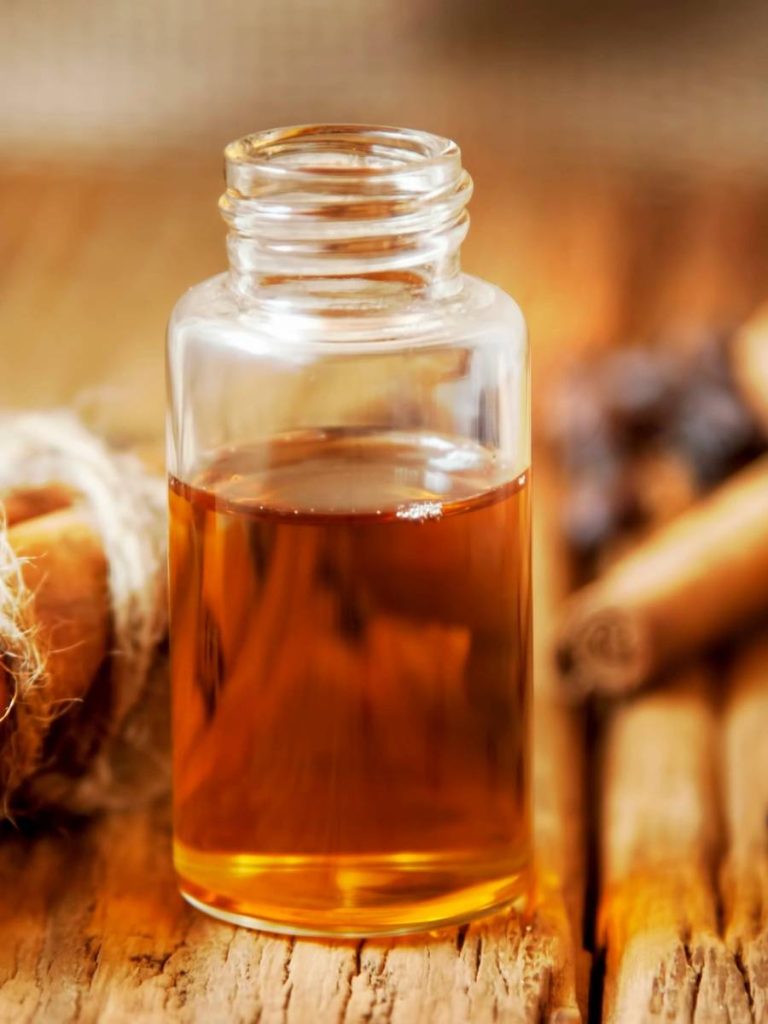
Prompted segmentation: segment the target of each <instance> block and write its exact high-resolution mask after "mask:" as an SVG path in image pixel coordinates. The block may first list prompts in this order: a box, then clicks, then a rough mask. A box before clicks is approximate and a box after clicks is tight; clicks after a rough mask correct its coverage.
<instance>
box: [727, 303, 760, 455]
mask: <svg viewBox="0 0 768 1024" xmlns="http://www.w3.org/2000/svg"><path fill="white" fill-rule="evenodd" d="M731 370H732V373H733V377H734V380H735V381H736V384H737V386H738V388H739V391H740V393H741V396H742V398H743V399H744V401H745V402H746V404H747V405H748V406H749V408H750V409H751V411H752V414H753V415H754V417H755V419H756V420H757V422H758V423H759V424H760V426H761V427H762V429H763V432H764V433H765V434H766V435H768V304H767V305H764V306H762V307H761V308H760V309H758V311H757V312H756V313H755V314H754V315H753V316H752V317H750V319H749V320H747V322H746V323H745V324H744V326H743V327H742V328H741V330H740V331H739V332H738V334H737V335H736V337H735V338H734V340H733V345H732V348H731Z"/></svg>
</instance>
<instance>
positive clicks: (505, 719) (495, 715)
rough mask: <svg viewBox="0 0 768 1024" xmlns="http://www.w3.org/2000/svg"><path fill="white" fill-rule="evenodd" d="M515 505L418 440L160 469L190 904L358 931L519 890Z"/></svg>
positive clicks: (373, 440) (468, 464)
mask: <svg viewBox="0 0 768 1024" xmlns="http://www.w3.org/2000/svg"><path fill="white" fill-rule="evenodd" d="M451 463H453V464H454V465H456V464H461V465H462V466H463V467H464V468H463V470H462V471H461V472H460V473H455V472H454V473H452V474H450V475H448V474H446V473H445V472H444V470H442V469H441V466H444V465H450V464H451ZM528 501H529V495H528V479H527V475H526V474H522V475H521V476H520V477H518V478H516V479H515V480H513V481H510V482H507V483H502V484H498V483H497V482H496V481H495V479H494V466H493V464H492V462H491V460H489V459H488V457H487V456H486V455H485V454H484V453H483V451H482V449H479V448H478V449H472V448H470V447H468V446H466V445H464V446H462V447H460V448H459V447H457V446H456V445H455V443H453V442H451V441H450V440H448V439H445V438H439V437H430V436H418V435H414V436H399V437H394V436H392V435H383V436H377V435H375V434H368V435H350V434H347V433H340V434H338V436H334V437H328V436H322V437H314V436H311V435H310V436H300V435H299V436H294V437H286V438H282V439H279V440H275V441H273V442H272V443H271V444H270V445H269V446H268V447H265V448H251V449H247V448H246V449H232V450H228V451H226V452H222V453H220V454H219V455H218V456H217V457H216V458H214V459H213V460H212V462H211V463H210V465H209V466H208V467H207V468H206V469H205V470H204V471H202V472H201V473H200V475H199V477H198V478H197V479H196V480H195V481H194V482H192V483H191V484H188V483H181V482H179V481H176V480H174V481H172V484H171V585H172V605H171V606H172V609H173V620H172V642H173V652H174V653H173V687H174V727H175V737H174V746H175V772H176V787H175V822H176V859H177V866H178V870H179V873H180V875H181V880H182V885H183V887H184V891H185V893H186V894H187V895H189V896H191V897H193V898H194V899H195V900H198V901H200V902H201V903H203V904H205V905H213V906H214V907H216V908H218V909H219V910H222V911H225V912H227V913H229V914H234V915H243V916H246V917H248V918H255V919H258V920H268V921H281V922H284V923H285V924H286V925H287V926H291V927H292V929H294V930H296V931H301V930H304V929H308V930H310V929H316V928H317V927H320V928H321V929H322V930H323V931H327V932H335V931H339V932H355V931H357V930H358V929H360V928H362V927H364V928H365V930H366V931H374V930H381V931H396V930H399V929H402V928H408V926H409V925H412V924H413V923H414V922H419V921H421V920H422V919H423V918H424V917H425V916H428V917H430V918H431V919H434V920H435V921H442V920H446V921H447V920H452V919H457V918H462V917H463V916H465V915H466V914H467V912H468V911H470V910H472V909H473V908H476V907H478V906H484V907H491V906H494V905H497V904H499V903H500V902H503V901H505V900H506V899H507V898H509V896H510V894H513V893H515V892H519V891H520V885H521V871H522V869H523V867H524V865H525V864H526V862H527V859H528V831H529V823H528V803H527V795H526V777H525V771H526V769H525V765H526V762H527V751H526V743H527V730H526V722H525V720H524V715H523V714H522V713H521V709H522V708H523V706H524V704H525V702H526V700H527V688H528V675H529V658H530V655H529V642H528V638H529V632H530V624H529V618H530V608H529V600H528V594H529V588H530V579H529V550H528V536H529V511H528Z"/></svg>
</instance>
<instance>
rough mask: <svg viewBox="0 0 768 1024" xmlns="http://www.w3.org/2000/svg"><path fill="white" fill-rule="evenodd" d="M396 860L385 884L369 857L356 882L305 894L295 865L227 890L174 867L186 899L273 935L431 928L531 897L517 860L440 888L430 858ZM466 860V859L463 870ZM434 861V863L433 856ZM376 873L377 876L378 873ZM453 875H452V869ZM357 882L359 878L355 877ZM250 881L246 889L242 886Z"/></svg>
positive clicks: (355, 934)
mask: <svg viewBox="0 0 768 1024" xmlns="http://www.w3.org/2000/svg"><path fill="white" fill-rule="evenodd" d="M178 866H179V865H178V864H177V868H178ZM398 866H399V868H400V869H401V872H402V874H401V873H400V872H392V864H391V863H390V864H389V865H388V867H389V869H390V870H389V875H388V878H387V884H385V885H375V884H371V883H372V882H373V881H374V876H373V875H372V874H371V873H370V865H368V866H367V870H365V871H364V872H362V873H361V872H360V871H359V869H358V872H356V874H357V878H356V882H357V883H358V884H357V885H354V886H352V887H350V886H349V885H348V884H347V885H346V886H345V887H344V891H340V890H339V888H338V886H335V885H333V884H332V882H331V879H330V878H328V877H326V881H327V882H331V884H328V885H327V887H323V889H321V890H319V889H318V888H317V887H316V886H315V887H313V890H312V895H311V896H310V895H309V893H310V890H308V889H305V891H304V894H303V897H304V898H302V895H300V893H299V889H301V888H303V886H301V885H299V886H298V888H294V886H295V883H296V882H306V880H307V879H306V875H305V874H303V873H299V877H298V878H296V876H295V874H294V872H293V871H290V870H289V871H285V869H283V872H281V873H282V874H283V878H282V879H280V880H279V879H278V878H276V877H275V873H273V872H269V874H270V875H271V876H272V877H271V878H270V879H269V880H268V881H269V882H270V883H271V884H269V885H268V886H267V887H263V886H261V885H258V884H256V885H255V886H254V885H253V883H254V881H255V880H254V878H253V876H251V880H250V881H251V887H242V878H241V886H237V888H238V889H239V891H238V892H237V893H235V892H230V893H228V894H227V895H225V894H223V893H222V892H220V891H214V890H212V889H210V888H207V887H206V886H205V885H204V884H203V885H201V884H200V883H199V882H195V881H192V880H191V879H190V877H189V875H188V874H187V873H185V872H179V889H180V892H181V895H182V896H183V898H184V899H185V900H186V901H187V902H188V903H189V904H190V905H191V906H193V907H195V908H196V909H197V910H200V911H203V912H204V913H206V914H209V915H210V916H212V917H215V918H218V919H219V920H221V921H226V922H227V923H229V924H235V925H240V926H242V927H245V928H253V929H257V930H259V931H264V932H272V933H275V934H278V935H297V936H307V937H314V938H356V939H359V938H366V937H373V936H393V935H407V934H411V933H418V932H429V931H432V930H434V929H436V928H443V927H447V926H449V925H457V924H464V923H466V922H468V921H471V920H473V919H475V918H477V917H481V916H484V915H487V914H492V913H495V912H497V911H499V910H502V909H503V908H505V907H510V906H514V907H516V909H518V910H519V911H521V912H524V911H525V910H526V909H527V907H528V905H529V900H530V879H529V874H528V872H527V871H526V870H524V869H522V868H520V869H518V870H516V871H514V872H509V871H507V872H506V873H505V874H503V875H499V874H494V875H493V876H492V877H488V875H487V874H486V875H485V877H483V876H482V875H480V878H479V879H478V878H477V876H475V878H474V879H472V880H471V881H470V880H469V879H468V878H466V877H465V878H464V879H463V881H464V884H463V885H461V886H459V887H456V886H455V885H454V887H451V888H441V886H440V882H441V881H442V882H443V883H445V882H446V881H447V878H446V876H445V875H443V876H442V878H440V877H437V878H434V877H430V875H429V869H428V867H427V865H424V864H419V865H418V868H415V866H414V865H410V870H409V869H408V867H406V866H405V865H403V864H402V862H401V863H400V864H399V865H398ZM467 866H468V865H466V864H465V870H466V867H467ZM432 867H433V869H434V863H433V864H432ZM425 868H427V871H426V873H424V869H425ZM443 868H445V865H443ZM403 869H404V870H403ZM454 869H455V865H454ZM475 869H477V865H476V864H475ZM273 871H274V869H273ZM348 872H349V868H347V870H346V872H345V875H346V878H347V880H348V879H349V874H348ZM291 875H293V876H294V877H293V878H291V877H290V876H291ZM414 875H416V876H420V880H419V883H418V885H417V886H415V885H414V882H415V881H416V879H415V878H414ZM286 876H288V877H286ZM362 876H366V877H362ZM336 879H338V871H337V873H336ZM263 881H267V879H263ZM280 881H282V882H283V885H282V886H281V885H280V884H279V882H280ZM314 881H315V882H316V881H317V879H314ZM376 881H378V882H381V876H380V875H379V877H378V878H377V879H376ZM452 881H453V882H454V883H455V882H456V878H455V875H454V877H453V878H452ZM361 882H362V885H360V884H359V883H361ZM366 882H367V883H368V884H365V883H366ZM292 883H293V884H292ZM247 888H251V891H250V892H247V891H246V889H247ZM416 888H418V889H419V890H420V891H419V892H418V895H417V893H416V892H415V891H414V889H416ZM291 890H292V891H291ZM323 890H324V891H323ZM430 890H431V891H430ZM287 894H290V896H291V897H292V898H291V899H290V902H289V901H288V900H286V898H285V897H286V895H287ZM281 895H282V896H283V899H282V900H281V899H280V896H281ZM321 897H322V898H321Z"/></svg>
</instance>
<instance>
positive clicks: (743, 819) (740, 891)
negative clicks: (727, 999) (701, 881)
mask: <svg viewBox="0 0 768 1024" xmlns="http://www.w3.org/2000/svg"><path fill="white" fill-rule="evenodd" d="M723 734H724V736H723V739H724V743H723V793H724V801H725V818H726V827H727V833H728V841H729V845H728V858H727V862H726V866H725V869H724V872H723V882H722V890H723V902H724V905H725V940H726V943H727V944H728V947H729V948H730V949H731V950H732V952H733V954H734V956H735V958H736V961H737V963H738V964H739V966H740V967H741V970H742V973H743V975H744V978H745V981H746V984H747V987H748V991H749V993H750V997H751V999H752V1013H753V1015H754V1019H755V1020H756V1021H765V1020H768V743H766V736H768V633H766V632H765V631H763V633H762V634H761V635H760V636H759V637H758V638H756V639H755V640H753V641H752V642H751V643H750V644H749V645H748V646H747V647H745V649H744V650H743V651H742V652H741V653H740V655H739V656H738V658H737V659H736V662H735V664H734V666H733V670H732V672H731V680H730V690H729V696H728V703H727V706H726V709H725V714H724V722H723Z"/></svg>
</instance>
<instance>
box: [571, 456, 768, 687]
mask: <svg viewBox="0 0 768 1024" xmlns="http://www.w3.org/2000/svg"><path fill="white" fill-rule="evenodd" d="M763 608H768V456H766V457H763V458H761V459H759V460H757V461H756V462H755V463H753V464H752V465H751V466H749V467H748V468H747V469H745V470H742V471H741V472H740V473H738V474H737V475H735V476H734V477H732V478H731V479H730V480H729V481H728V482H727V483H725V484H723V485H722V486H721V487H720V488H719V489H718V490H716V491H715V492H713V493H712V495H710V496H709V497H708V498H706V499H705V500H703V501H702V502H700V503H699V504H697V505H695V506H693V507H692V508H690V509H689V510H688V511H686V512H684V513H682V514H681V515H680V516H678V517H677V518H675V519H674V520H672V521H671V522H669V523H667V524H665V525H664V526H662V527H660V528H659V529H658V531H656V532H655V533H654V534H652V535H651V536H650V537H648V538H647V539H646V540H644V541H643V542H641V543H640V544H638V545H637V546H636V547H635V548H633V549H632V551H631V552H630V553H629V554H626V555H624V556H623V557H621V558H619V559H618V560H617V561H616V562H615V563H614V564H613V565H612V566H611V568H610V569H609V570H608V571H607V572H606V573H605V575H604V576H602V577H601V578H600V579H599V580H597V581H596V582H594V583H590V584H589V585H588V586H586V587H584V588H583V589H582V590H581V591H578V592H577V593H576V594H575V595H574V596H573V597H572V598H571V599H570V601H569V603H568V605H567V607H566V611H565V615H564V620H563V623H562V626H561V630H560V634H559V640H558V644H557V658H558V663H559V666H560V669H561V676H562V680H563V683H564V685H565V687H566V689H567V690H568V691H569V692H570V693H571V694H572V695H575V696H584V695H585V694H587V693H589V692H591V691H602V692H607V693H621V692H627V691H630V690H633V689H635V688H637V687H638V686H640V685H641V684H643V683H644V682H646V681H647V680H649V679H650V678H651V677H652V676H654V675H656V674H657V673H659V672H660V671H662V670H663V669H666V668H668V667H669V666H671V665H673V664H674V663H676V662H677V661H678V660H679V659H681V658H682V657H683V656H684V655H688V654H691V653H692V652H695V651H697V650H699V649H700V648H702V647H703V646H705V645H707V644H709V643H712V642H713V641H716V640H717V639H718V638H720V637H722V636H723V635H725V634H727V633H728V631H729V630H731V629H732V628H733V627H735V626H737V625H741V624H742V623H743V622H745V621H747V620H749V619H750V618H751V617H754V616H755V615H756V613H758V612H759V611H760V610H761V609H763Z"/></svg>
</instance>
